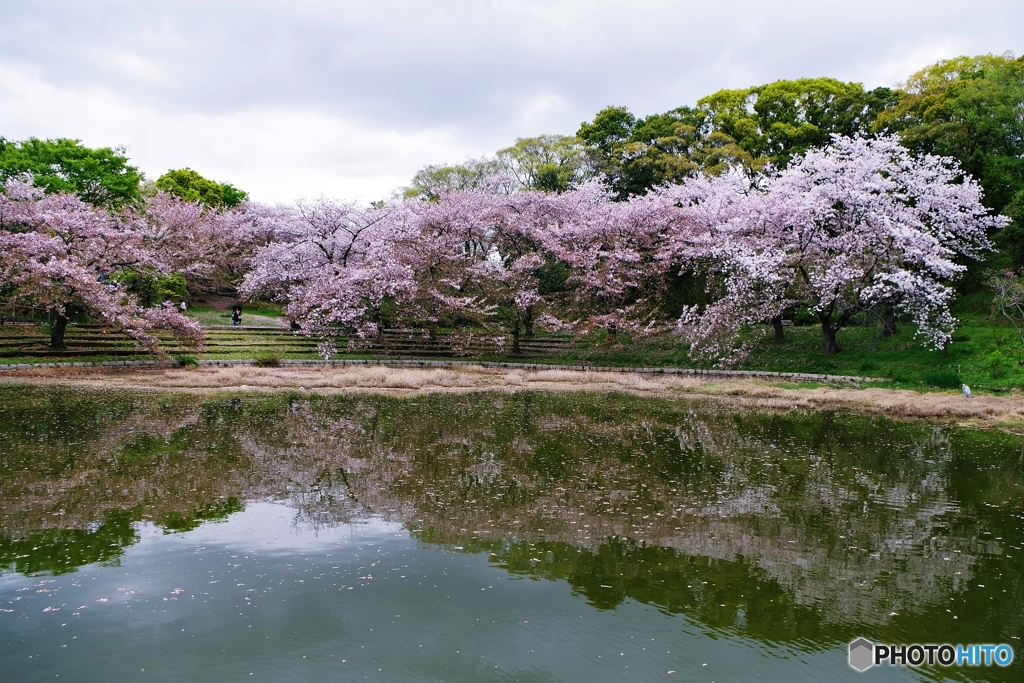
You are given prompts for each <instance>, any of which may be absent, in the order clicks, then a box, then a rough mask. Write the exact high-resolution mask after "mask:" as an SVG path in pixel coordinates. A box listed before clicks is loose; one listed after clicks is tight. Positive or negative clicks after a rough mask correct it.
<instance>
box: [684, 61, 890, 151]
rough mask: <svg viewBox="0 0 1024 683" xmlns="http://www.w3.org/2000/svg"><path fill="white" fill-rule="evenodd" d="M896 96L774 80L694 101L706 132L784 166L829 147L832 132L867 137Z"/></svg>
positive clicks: (854, 86) (827, 82)
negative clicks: (725, 137) (814, 150)
mask: <svg viewBox="0 0 1024 683" xmlns="http://www.w3.org/2000/svg"><path fill="white" fill-rule="evenodd" d="M898 100H899V93H896V92H894V91H892V90H890V89H889V88H877V89H875V90H871V91H865V90H864V87H863V86H862V85H861V84H860V83H844V82H842V81H837V80H835V79H833V78H800V79H797V80H794V81H775V82H774V83H768V84H766V85H758V86H754V87H751V88H746V89H743V90H720V91H718V92H716V93H714V94H712V95H708V96H707V97H704V98H702V99H700V100H698V102H697V109H698V110H699V111H701V112H704V113H705V114H706V115H707V117H708V118H707V126H708V130H709V131H712V130H713V131H718V132H720V133H724V134H725V135H728V136H729V137H731V138H733V139H734V140H735V141H736V144H737V145H739V147H740V148H742V149H743V150H744V151H746V152H747V153H749V154H750V155H751V156H752V157H753V158H754V159H755V160H757V161H759V162H762V163H771V164H773V165H775V166H777V167H780V168H784V167H785V166H787V165H788V164H789V161H790V160H791V159H792V158H793V157H794V156H799V155H801V154H803V153H804V152H806V151H807V150H808V149H810V148H812V147H822V146H824V145H826V144H828V142H829V139H830V137H831V136H832V135H834V134H839V135H845V136H847V137H855V136H857V135H861V134H865V133H869V132H870V131H871V126H872V123H873V122H874V120H875V119H876V118H877V117H878V115H879V114H880V113H881V112H883V111H885V110H887V109H889V108H891V107H893V106H894V105H895V104H896V102H897V101H898Z"/></svg>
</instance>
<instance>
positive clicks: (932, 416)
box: [0, 365, 1024, 433]
mask: <svg viewBox="0 0 1024 683" xmlns="http://www.w3.org/2000/svg"><path fill="white" fill-rule="evenodd" d="M0 383H8V384H31V385H60V386H65V387H81V388H90V389H102V388H123V389H139V390H164V391H188V392H200V393H207V392H213V391H223V390H235V391H309V392H315V393H342V392H344V393H356V392H376V393H388V394H398V395H411V394H422V393H428V392H467V391H523V390H532V391H603V392H607V391H624V392H629V393H631V394H637V395H646V396H666V397H688V398H706V399H710V400H715V401H721V402H723V403H729V404H732V405H736V406H738V407H751V408H761V409H771V410H790V409H798V410H835V409H840V410H845V411H850V412H854V413H861V414H878V415H886V416H888V417H894V418H901V419H918V420H931V421H941V422H944V423H960V424H967V425H971V426H976V427H987V428H997V429H1004V430H1009V431H1014V432H1018V433H1024V399H1022V398H1021V397H1019V396H1011V397H1000V396H988V395H983V396H975V397H974V398H971V399H967V398H965V397H964V396H963V395H961V394H960V393H955V392H929V393H918V392H915V391H908V390H894V389H881V388H863V389H861V388H853V387H839V386H836V387H832V386H827V387H818V388H814V389H809V388H793V387H792V386H786V385H785V384H779V383H771V382H767V381H762V380H751V379H737V380H726V379H722V380H718V379H699V378H694V377H686V376H678V375H649V374H648V375H640V374H630V373H619V372H599V371H588V372H577V371H569V370H519V369H513V370H510V369H505V368H484V367H481V366H473V365H467V366H463V367H459V368H422V369H420V368H389V367H386V366H380V365H377V366H347V367H336V368H324V367H307V368H303V367H283V368H260V367H254V366H234V367H199V368H151V369H144V368H128V369H116V368H45V369H35V370H23V371H20V372H10V373H4V375H3V376H2V377H0ZM0 386H2V384H0Z"/></svg>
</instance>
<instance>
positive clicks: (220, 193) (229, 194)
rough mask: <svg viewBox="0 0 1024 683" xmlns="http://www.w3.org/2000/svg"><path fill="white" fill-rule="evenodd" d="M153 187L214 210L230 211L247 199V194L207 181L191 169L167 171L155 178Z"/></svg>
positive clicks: (227, 184)
mask: <svg viewBox="0 0 1024 683" xmlns="http://www.w3.org/2000/svg"><path fill="white" fill-rule="evenodd" d="M154 185H156V187H157V189H159V190H163V191H164V192H168V193H170V194H173V195H174V196H176V197H181V198H182V199H184V200H185V201H189V202H202V203H203V204H204V205H206V206H208V207H210V208H215V209H220V208H228V209H230V208H232V207H235V206H238V205H239V204H241V203H242V202H243V201H245V200H246V199H248V197H249V195H248V193H246V192H243V191H242V190H239V189H238V188H237V187H235V186H234V185H231V184H229V183H218V182H216V181H214V180H209V179H207V178H204V177H203V176H201V175H199V174H198V173H197V172H195V171H193V170H192V169H191V168H181V169H178V170H172V171H168V172H167V173H164V174H163V175H162V176H160V177H159V178H157V179H156V183H154Z"/></svg>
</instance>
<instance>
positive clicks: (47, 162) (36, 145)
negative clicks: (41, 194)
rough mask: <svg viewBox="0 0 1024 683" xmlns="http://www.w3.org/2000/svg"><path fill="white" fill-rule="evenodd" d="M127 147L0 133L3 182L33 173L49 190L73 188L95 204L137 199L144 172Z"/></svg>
mask: <svg viewBox="0 0 1024 683" xmlns="http://www.w3.org/2000/svg"><path fill="white" fill-rule="evenodd" d="M125 152H126V150H125V149H124V148H123V147H100V148H97V149H93V148H91V147H86V146H85V145H83V144H82V143H81V141H80V140H72V139H69V138H57V139H55V140H40V139H38V138H29V139H28V140H23V141H20V142H18V141H11V140H7V139H5V138H3V137H0V184H3V183H6V182H7V181H8V180H11V179H15V178H20V177H23V176H29V175H30V176H31V177H32V182H33V184H34V185H36V186H37V187H42V188H44V189H45V190H46V191H47V192H51V193H52V192H73V193H75V194H76V195H78V196H79V197H80V198H81V199H83V200H84V201H86V202H89V203H90V204H92V205H94V206H107V207H116V206H121V205H124V204H127V203H133V202H137V201H138V200H139V198H140V193H139V187H140V185H141V183H142V180H143V175H142V173H141V172H140V171H139V169H138V168H136V167H135V166H132V165H131V164H129V163H128V157H126V156H125Z"/></svg>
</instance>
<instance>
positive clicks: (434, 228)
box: [412, 189, 547, 353]
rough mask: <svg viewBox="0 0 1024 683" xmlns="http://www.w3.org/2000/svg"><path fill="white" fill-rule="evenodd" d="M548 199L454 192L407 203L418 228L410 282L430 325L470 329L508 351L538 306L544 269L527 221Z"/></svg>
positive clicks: (524, 194) (539, 195) (516, 346)
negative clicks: (449, 324) (509, 343)
mask: <svg viewBox="0 0 1024 683" xmlns="http://www.w3.org/2000/svg"><path fill="white" fill-rule="evenodd" d="M546 198H547V195H545V194H543V193H540V192H521V193H515V194H511V195H509V194H504V193H502V192H499V191H494V190H486V189H485V190H476V191H456V192H450V193H447V194H443V195H441V196H440V197H439V199H438V201H437V202H432V203H415V204H413V205H412V209H413V212H414V213H415V215H416V219H417V223H418V235H419V236H418V240H417V246H418V264H417V266H416V272H417V279H418V280H419V281H420V288H419V289H420V291H421V292H422V294H423V295H424V298H423V301H422V304H421V305H422V307H423V309H424V310H429V311H431V312H432V315H431V320H432V321H435V322H438V321H444V320H447V321H450V322H452V323H455V324H456V326H458V327H467V326H473V327H476V328H480V329H482V330H483V332H484V334H487V335H490V336H492V337H493V338H494V339H495V340H497V341H498V342H499V343H503V340H504V338H505V337H506V335H507V336H511V338H512V351H513V353H519V340H520V338H521V336H522V334H523V333H524V332H525V331H526V330H527V329H529V327H530V326H531V325H532V318H533V316H534V315H535V307H536V306H537V305H538V304H539V303H540V302H541V296H540V293H539V272H540V269H541V268H542V267H543V266H544V265H545V257H544V255H543V254H542V253H541V250H540V242H539V240H538V239H537V234H536V232H535V228H536V224H535V221H533V220H531V216H532V215H533V214H535V213H536V212H537V210H538V208H540V207H542V206H543V204H544V201H545V199H546Z"/></svg>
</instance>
